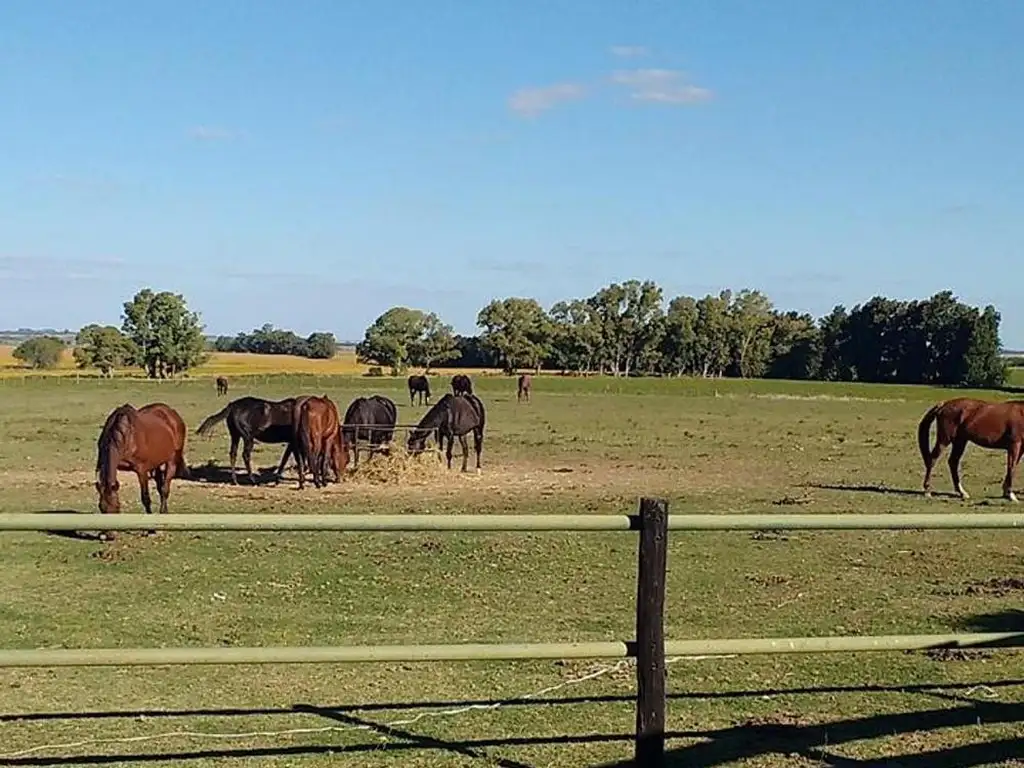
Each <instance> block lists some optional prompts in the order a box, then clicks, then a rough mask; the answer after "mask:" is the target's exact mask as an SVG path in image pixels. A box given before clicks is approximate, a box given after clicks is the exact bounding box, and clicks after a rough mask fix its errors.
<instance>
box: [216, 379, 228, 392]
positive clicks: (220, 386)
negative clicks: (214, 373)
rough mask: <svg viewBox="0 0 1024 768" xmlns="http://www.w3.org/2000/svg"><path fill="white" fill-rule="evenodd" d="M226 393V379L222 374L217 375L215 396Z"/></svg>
mask: <svg viewBox="0 0 1024 768" xmlns="http://www.w3.org/2000/svg"><path fill="white" fill-rule="evenodd" d="M227 393H228V380H227V379H226V378H225V377H224V376H218V377H217V397H220V396H221V395H227Z"/></svg>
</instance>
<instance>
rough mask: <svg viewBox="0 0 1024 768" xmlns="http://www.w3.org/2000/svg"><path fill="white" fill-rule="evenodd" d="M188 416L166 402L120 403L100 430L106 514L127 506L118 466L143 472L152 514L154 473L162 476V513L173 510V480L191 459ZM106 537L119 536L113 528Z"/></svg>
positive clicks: (99, 481)
mask: <svg viewBox="0 0 1024 768" xmlns="http://www.w3.org/2000/svg"><path fill="white" fill-rule="evenodd" d="M185 432H186V428H185V422H184V421H182V418H181V416H180V415H179V414H178V412H177V411H175V410H174V409H173V408H171V407H170V406H169V405H165V404H164V403H150V404H149V405H146V406H143V407H142V408H139V409H137V410H136V409H135V408H134V407H133V406H131V405H129V404H128V403H125V404H124V405H122V406H120V407H118V408H115V409H114V410H113V411H112V412H111V414H110V415H109V416H107V420H106V422H105V423H104V424H103V429H102V430H101V431H100V437H99V440H98V441H97V443H96V448H97V456H96V490H97V491H98V492H99V507H100V512H101V513H103V514H117V513H119V512H120V511H121V498H120V496H119V494H118V490H119V489H120V487H121V485H120V483H119V482H118V480H117V472H118V470H122V471H125V472H134V473H135V474H136V476H137V477H138V478H139V490H140V491H141V494H142V506H143V507H145V509H146V514H152V513H153V507H152V501H151V499H150V496H149V477H150V475H151V474H152V476H153V479H154V480H156V486H157V492H158V493H159V494H160V513H161V514H165V513H166V512H167V497H168V496H169V495H170V493H171V480H173V479H174V478H175V477H178V476H179V473H180V476H183V477H187V476H188V465H187V464H186V463H185ZM101 538H108V539H113V538H114V534H113V532H112V531H106V532H104V533H102V534H101Z"/></svg>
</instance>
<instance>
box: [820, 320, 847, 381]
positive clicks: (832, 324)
mask: <svg viewBox="0 0 1024 768" xmlns="http://www.w3.org/2000/svg"><path fill="white" fill-rule="evenodd" d="M849 321H850V314H849V312H847V311H846V307H844V306H842V305H841V304H838V305H836V306H835V307H833V308H832V311H831V312H829V313H828V314H827V315H825V317H823V318H822V319H821V320H820V321H819V323H818V327H819V329H820V332H821V368H820V369H819V373H818V375H819V377H820V378H822V379H824V380H825V381H853V380H855V379H856V378H857V376H856V373H857V372H856V369H855V367H854V364H853V353H852V350H851V340H850V332H849Z"/></svg>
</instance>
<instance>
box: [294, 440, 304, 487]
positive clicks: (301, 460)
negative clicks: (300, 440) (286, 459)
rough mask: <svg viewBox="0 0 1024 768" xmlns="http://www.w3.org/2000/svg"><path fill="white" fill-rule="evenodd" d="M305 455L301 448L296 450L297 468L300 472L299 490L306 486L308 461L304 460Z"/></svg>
mask: <svg viewBox="0 0 1024 768" xmlns="http://www.w3.org/2000/svg"><path fill="white" fill-rule="evenodd" d="M304 459H305V456H304V454H303V452H302V451H301V450H298V451H295V469H296V471H298V473H299V490H300V491H301V490H302V489H303V488H305V487H306V466H305V464H306V462H305V461H304Z"/></svg>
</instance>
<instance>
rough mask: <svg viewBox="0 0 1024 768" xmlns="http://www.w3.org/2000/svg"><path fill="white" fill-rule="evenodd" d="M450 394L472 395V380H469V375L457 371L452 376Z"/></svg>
mask: <svg viewBox="0 0 1024 768" xmlns="http://www.w3.org/2000/svg"><path fill="white" fill-rule="evenodd" d="M452 394H453V395H472V394H473V382H472V381H470V378H469V376H467V375H466V374H464V373H457V374H455V375H454V376H452Z"/></svg>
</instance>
